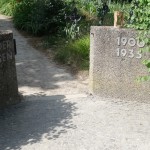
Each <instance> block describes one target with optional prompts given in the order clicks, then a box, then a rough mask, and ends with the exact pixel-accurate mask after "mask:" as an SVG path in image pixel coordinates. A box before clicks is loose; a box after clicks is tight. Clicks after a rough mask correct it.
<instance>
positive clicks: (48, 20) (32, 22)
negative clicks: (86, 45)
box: [13, 0, 65, 35]
mask: <svg viewBox="0 0 150 150" xmlns="http://www.w3.org/2000/svg"><path fill="white" fill-rule="evenodd" d="M64 9H65V5H64V3H63V1H62V0H22V1H21V2H20V3H18V4H17V6H16V7H15V10H14V15H13V16H14V24H15V26H16V27H17V28H19V29H22V30H26V31H28V32H31V33H33V34H35V35H42V34H45V33H50V32H57V31H58V29H59V27H61V26H63V25H64Z"/></svg>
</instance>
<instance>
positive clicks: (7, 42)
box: [0, 30, 19, 107]
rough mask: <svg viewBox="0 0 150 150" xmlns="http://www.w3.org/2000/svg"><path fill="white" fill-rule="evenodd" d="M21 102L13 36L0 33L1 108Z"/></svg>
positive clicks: (3, 32)
mask: <svg viewBox="0 0 150 150" xmlns="http://www.w3.org/2000/svg"><path fill="white" fill-rule="evenodd" d="M18 101H19V96H18V85H17V76H16V66H15V55H14V45H13V34H12V32H11V31H8V30H7V31H0V107H3V106H5V105H10V104H15V103H17V102H18Z"/></svg>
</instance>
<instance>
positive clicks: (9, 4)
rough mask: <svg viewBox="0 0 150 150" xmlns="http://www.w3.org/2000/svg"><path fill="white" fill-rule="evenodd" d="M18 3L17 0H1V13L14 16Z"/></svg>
mask: <svg viewBox="0 0 150 150" xmlns="http://www.w3.org/2000/svg"><path fill="white" fill-rule="evenodd" d="M16 4H17V2H16V0H0V13H3V14H5V15H9V16H12V15H13V11H14V8H15V6H16Z"/></svg>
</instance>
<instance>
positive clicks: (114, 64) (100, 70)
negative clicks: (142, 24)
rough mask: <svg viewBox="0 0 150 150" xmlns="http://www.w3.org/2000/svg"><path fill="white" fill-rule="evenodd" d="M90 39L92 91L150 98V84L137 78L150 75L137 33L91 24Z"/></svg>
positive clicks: (142, 44)
mask: <svg viewBox="0 0 150 150" xmlns="http://www.w3.org/2000/svg"><path fill="white" fill-rule="evenodd" d="M90 40H91V41H90V42H91V43H90V80H89V81H90V83H89V85H90V92H91V93H92V94H93V95H100V96H102V97H113V98H122V99H129V100H149V101H150V83H149V82H142V83H138V82H137V81H136V79H137V77H139V76H143V75H147V74H148V72H147V69H146V67H145V66H144V65H142V63H141V61H142V60H143V59H144V58H146V57H149V56H148V55H149V54H141V53H140V52H139V48H140V47H144V43H143V42H139V41H138V40H137V32H136V31H135V30H132V29H124V28H114V27H105V26H92V27H91V34H90ZM149 58H150V57H149Z"/></svg>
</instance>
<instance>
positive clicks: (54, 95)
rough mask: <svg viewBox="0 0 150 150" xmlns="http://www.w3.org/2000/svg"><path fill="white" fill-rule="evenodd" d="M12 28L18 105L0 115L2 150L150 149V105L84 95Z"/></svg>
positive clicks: (81, 86) (0, 20)
mask: <svg viewBox="0 0 150 150" xmlns="http://www.w3.org/2000/svg"><path fill="white" fill-rule="evenodd" d="M0 29H12V30H13V32H14V37H15V38H16V40H17V49H18V54H17V57H16V64H17V74H18V83H19V90H20V91H21V92H22V94H23V95H24V96H25V100H24V101H22V102H21V103H20V104H17V105H14V106H11V107H9V108H7V109H4V110H0V150H150V103H149V100H148V102H147V103H142V102H141V103H140V102H135V101H122V100H119V99H106V98H102V97H91V96H87V95H86V91H87V81H79V80H77V79H76V78H75V77H74V76H72V75H71V74H70V73H67V71H66V70H65V69H63V68H60V67H58V66H57V65H56V64H54V63H53V62H50V61H49V60H48V58H46V57H45V56H44V55H43V54H42V53H40V52H39V51H36V50H35V49H34V48H32V47H31V46H30V45H29V44H28V43H27V39H25V38H24V37H23V36H21V35H20V34H19V33H18V32H17V31H16V30H15V29H14V28H13V26H12V23H11V21H10V20H9V19H7V17H5V16H1V15H0Z"/></svg>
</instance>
